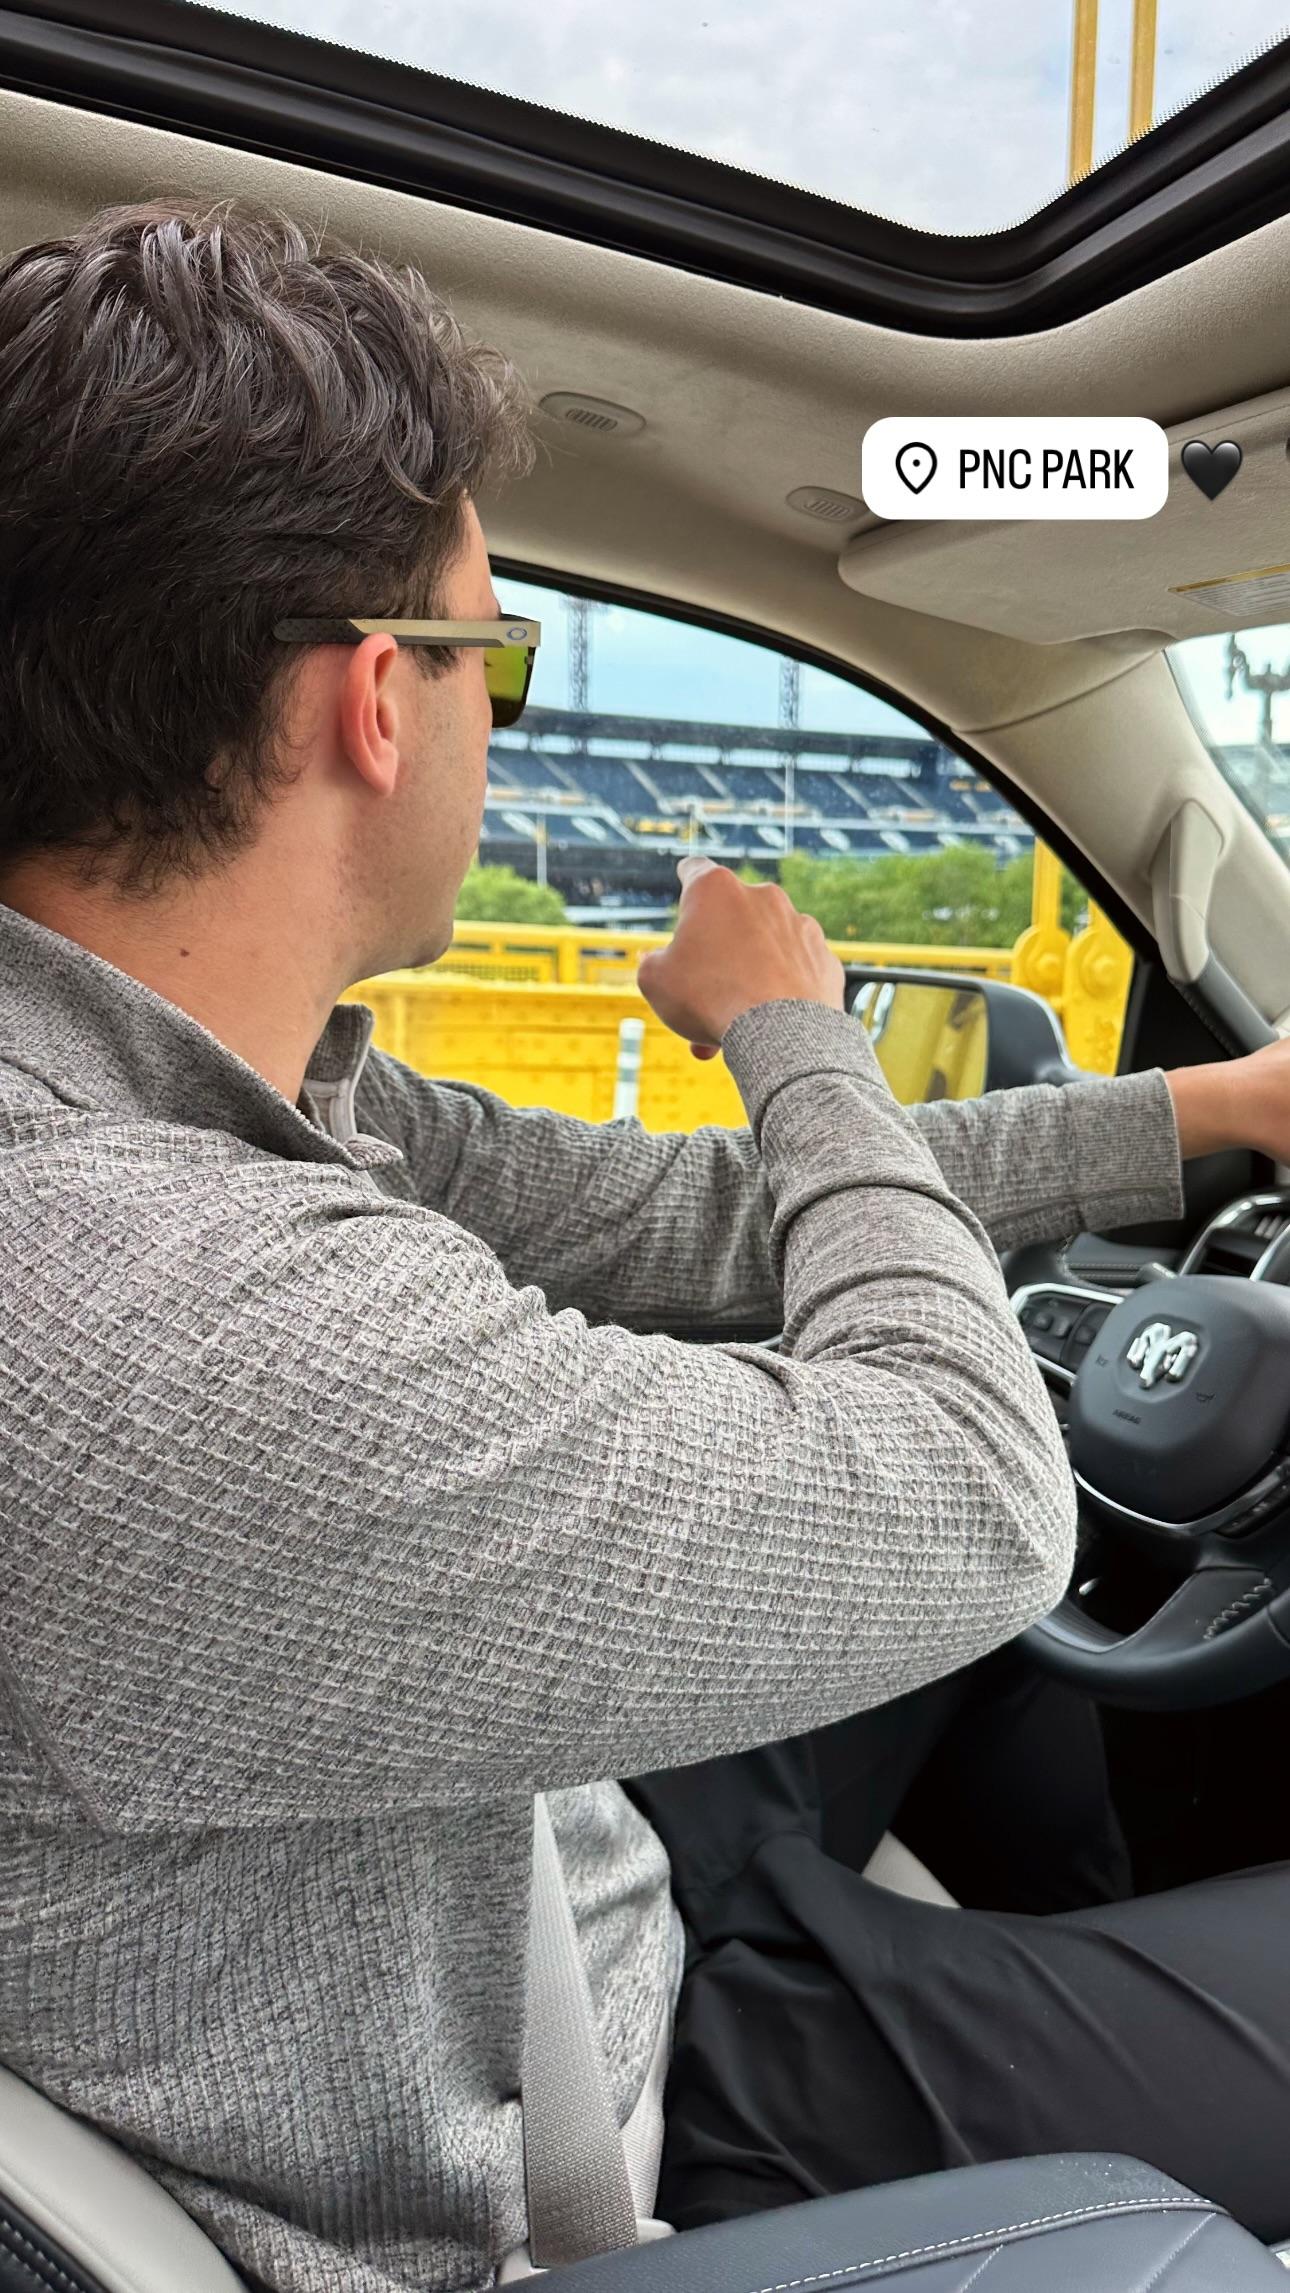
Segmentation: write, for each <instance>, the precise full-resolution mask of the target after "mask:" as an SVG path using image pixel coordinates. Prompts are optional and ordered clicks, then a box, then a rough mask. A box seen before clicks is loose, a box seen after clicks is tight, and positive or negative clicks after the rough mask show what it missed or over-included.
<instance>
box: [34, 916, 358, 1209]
mask: <svg viewBox="0 0 1290 2293" xmlns="http://www.w3.org/2000/svg"><path fill="white" fill-rule="evenodd" d="M374 1024H375V1022H374V1019H373V1015H372V1013H371V1011H370V1010H369V1009H368V1007H367V1005H366V1004H363V1003H338V1004H336V1005H335V1006H334V1008H333V1010H332V1014H331V1017H330V1018H329V1020H328V1021H327V1024H326V1026H325V1028H324V1029H323V1032H322V1034H321V1035H320V1036H319V1038H318V1041H317V1043H316V1044H315V1046H314V1050H313V1053H312V1055H311V1057H310V1060H309V1065H308V1067H307V1069H306V1072H305V1080H304V1087H303V1089H302V1092H301V1104H300V1105H299V1106H294V1107H293V1106H292V1105H291V1103H290V1101H289V1100H288V1099H286V1098H285V1097H284V1096H283V1094H282V1092H281V1091H279V1090H277V1089H276V1088H275V1086H274V1085H273V1084H272V1083H270V1082H268V1081H267V1080H266V1078H265V1077H264V1076H263V1075H261V1074H259V1073H257V1071H256V1069H255V1068H254V1067H251V1066H248V1064H247V1062H246V1060H245V1059H242V1058H239V1056H238V1054H237V1052H236V1051H231V1050H230V1049H229V1047H228V1045H227V1044H226V1043H221V1042H220V1040H219V1038H218V1037H217V1036H215V1035H212V1034H211V1033H210V1031H209V1029H207V1028H205V1027H203V1026H202V1025H201V1023H200V1022H199V1021H198V1020H196V1019H194V1018H192V1017H191V1016H190V1014H189V1013H188V1012H186V1011H181V1010H180V1008H179V1006H178V1005H177V1004H174V1003H170V1002H168V1001H167V1000H166V998H165V997H164V996H162V995H157V994H155V993H154V991H153V989H152V988H150V987H145V986H144V985H143V982H142V981H141V980H138V979H135V978H134V977H133V976H132V974H131V973H129V972H125V971H119V970H118V969H117V967H116V965H115V964H112V963H108V962H106V961H105V960H104V958H103V957H102V956H98V955H93V954H91V952H90V950H89V949H88V948H85V947H82V946H81V945H80V943H79V941H77V940H70V939H66V938H65V937H64V936H63V934H62V933H61V932H56V931H52V930H51V929H50V928H49V926H48V925H47V924H38V923H35V922H33V921H32V919H31V918H30V917H29V916H24V915H20V914H19V912H18V910H17V909H16V908H10V907H6V906H5V905H4V904H3V903H2V902H0V1067H4V1066H9V1067H12V1068H16V1069H18V1070H19V1071H21V1072H24V1073H26V1074H29V1075H32V1076H35V1077H36V1078H37V1079H38V1080H39V1081H40V1082H42V1083H44V1084H45V1085H46V1086H47V1088H48V1089H49V1090H51V1091H52V1092H53V1093H54V1094H55V1096H56V1097H57V1098H59V1099H61V1100H62V1101H63V1103H64V1104H65V1105H68V1106H73V1107H83V1108H86V1109H93V1110H95V1111H99V1112H106V1113H112V1114H117V1115H125V1116H133V1117H134V1118H136V1119H138V1120H146V1121H152V1122H162V1123H177V1124H183V1125H188V1126H195V1127H196V1128H197V1129H200V1130H217V1131H226V1132H232V1133H233V1135H234V1136H235V1137H237V1138H242V1139H245V1140H247V1141H248V1142H249V1143H250V1144H251V1145H253V1146H258V1147H263V1148H266V1149H267V1150H268V1151H269V1152H271V1153H273V1154H281V1155H288V1156H290V1157H292V1158H293V1159H294V1160H297V1161H299V1160H302V1159H303V1160H306V1161H311V1162H331V1163H342V1164H344V1165H346V1166H347V1167H348V1168H350V1169H353V1170H370V1169H374V1168H378V1167H380V1166H382V1165H384V1164H386V1163H392V1162H398V1161H400V1160H401V1159H402V1158H401V1155H400V1151H399V1149H398V1148H397V1147H396V1146H393V1145H391V1144H390V1143H389V1142H388V1141H386V1140H384V1139H375V1138H371V1137H367V1136H364V1135H363V1134H362V1132H361V1129H360V1125H359V1122H358V1117H357V1111H356V1107H355V1092H356V1090H357V1088H358V1084H359V1081H360V1079H361V1077H362V1073H363V1068H364V1066H365V1064H366V1061H367V1054H368V1050H369V1048H370V1045H371V1040H372V1029H373V1026H374Z"/></svg>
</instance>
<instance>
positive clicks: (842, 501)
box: [784, 486, 869, 525]
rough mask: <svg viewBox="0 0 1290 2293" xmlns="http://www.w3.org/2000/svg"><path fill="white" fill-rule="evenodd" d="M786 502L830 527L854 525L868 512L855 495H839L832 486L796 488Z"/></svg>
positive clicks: (791, 507) (786, 497) (794, 508)
mask: <svg viewBox="0 0 1290 2293" xmlns="http://www.w3.org/2000/svg"><path fill="white" fill-rule="evenodd" d="M784 498H785V500H786V501H787V503H788V506H789V508H790V509H792V510H801V512H802V515H803V516H804V517H808V518H823V519H824V520H825V521H826V523H827V524H829V525H853V524H854V523H855V520H856V519H857V518H862V517H867V516H868V514H869V513H868V510H867V509H866V507H865V505H864V503H863V502H861V501H857V499H856V497H855V495H854V494H838V493H835V492H834V491H833V488H832V487H831V486H795V487H794V489H793V491H792V493H791V494H786V495H785V497H784Z"/></svg>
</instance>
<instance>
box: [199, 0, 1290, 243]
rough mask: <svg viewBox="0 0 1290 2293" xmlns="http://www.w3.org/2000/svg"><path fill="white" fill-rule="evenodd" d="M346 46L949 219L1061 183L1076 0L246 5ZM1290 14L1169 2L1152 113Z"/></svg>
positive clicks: (896, 212)
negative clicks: (496, 9) (503, 7)
mask: <svg viewBox="0 0 1290 2293" xmlns="http://www.w3.org/2000/svg"><path fill="white" fill-rule="evenodd" d="M229 13H230V14H234V15H243V16H252V17H255V18H257V19H258V20H259V21H260V22H262V23H272V24H278V25H281V26H283V27H285V28H286V29H288V30H291V31H300V32H311V33H313V34H314V35H315V36H316V37H318V38H321V39H327V40H335V41H337V42H338V43H339V44H340V45H341V46H343V47H348V48H361V49H366V50H368V51H369V52H371V53H373V54H377V55H384V56H390V57H394V58H397V59H398V60H399V61H400V62H403V63H409V64H417V65H421V66H422V67H424V68H425V69H426V70H429V71H435V72H443V73H447V74H448V75H449V76H450V77H451V78H453V79H460V80H468V81H472V82H474V83H476V84H477V85H479V86H482V87H488V88H493V89H497V90H499V91H501V92H503V93H505V94H508V95H519V96H525V97H528V98H529V99H530V100H531V101H533V102H535V103H542V104H549V105H551V106H552V107H554V108H555V109H557V110H560V111H567V112H574V113H577V114H578V115H579V116H580V117H582V118H586V119H594V120H600V121H603V122H605V123H607V124H609V125H611V126H615V127H622V128H628V129H630V130H632V131H633V132H634V133H636V134H638V135H646V136H649V137H651V138H652V139H654V140H656V141H658V142H662V143H671V144H675V145H678V146H679V147H681V148H682V149H684V150H688V151H696V152H702V153H705V154H706V155H708V156H709V157H711V158H716V159H725V160H729V161H730V162H732V163H733V164H734V165H736V166H740V167H746V168H749V169H751V170H753V171H755V172H756V173H758V174H761V175H768V176H773V177H775V178H776V179H777V180H779V181H780V182H784V183H798V184H804V185H805V186H806V187H807V188H808V189H810V190H816V191H825V192H828V193H830V194H831V195H832V196H833V197H835V198H838V199H845V200H848V201H849V202H851V204H853V205H855V206H858V207H864V208H868V209H870V210H871V211H872V212H874V213H876V214H881V215H891V216H895V217H897V218H899V219H900V220H901V221H904V222H911V223H921V224H925V225H927V226H928V227H929V228H931V229H933V230H938V231H955V232H964V231H997V230H1001V229H1003V228H1004V227H1005V226H1006V225H1007V224H1009V223H1013V222H1017V221H1019V220H1020V218H1021V217H1022V216H1023V215H1026V214H1029V213H1031V212H1032V211H1033V210H1034V209H1035V208H1036V207H1039V206H1042V205H1043V204H1044V203H1045V201H1046V200H1048V199H1050V198H1051V197H1052V196H1053V195H1054V193H1056V192H1057V191H1059V190H1060V189H1061V187H1062V183H1063V180H1064V171H1065V165H1066V136H1067V107H1068V90H1069V83H1070V36H1071V18H1072V5H1071V0H860V4H859V5H857V4H856V0H852V4H851V5H850V6H846V5H844V6H842V7H818V8H806V7H802V6H800V5H799V6H795V5H794V4H793V0H738V4H737V0H614V4H613V5H612V6H611V7H607V6H605V5H604V0H541V4H540V5H538V6H533V7H529V8H524V9H514V8H513V9H510V10H508V11H506V12H505V13H504V14H501V15H499V14H497V13H493V14H489V13H488V12H487V11H483V10H480V9H477V8H476V9H471V8H461V7H452V8H448V7H443V6H439V7H436V6H433V5H430V6H427V5H425V0H416V4H413V0H254V4H247V5H238V6H234V7H233V8H231V9H230V10H229ZM1131 17H1132V0H1101V8H1100V11H1099V19H1100V29H1099V60H1098V69H1099V87H1098V93H1099V101H1098V117H1097V129H1098V135H1097V145H1098V156H1099V157H1104V156H1106V155H1107V154H1108V153H1110V152H1112V151H1114V150H1116V149H1117V148H1118V147H1119V146H1120V144H1122V143H1123V141H1124V139H1125V135H1126V132H1127V104H1128V94H1127V86H1128V78H1127V75H1128V48H1129V29H1130V23H1131ZM1287 28H1290V0H1159V45H1158V70H1157V82H1156V93H1157V105H1156V109H1157V115H1159V114H1161V113H1163V112H1165V111H1168V110H1170V109H1172V108H1173V107H1174V106H1176V105H1178V104H1180V103H1183V102H1186V101H1187V100H1188V98H1190V97H1191V96H1193V95H1195V94H1196V93H1198V92H1199V90H1200V89H1201V88H1203V87H1204V86H1205V85H1206V84H1207V83H1208V82H1209V81H1211V80H1213V79H1216V78H1219V77H1221V76H1222V75H1223V74H1225V73H1227V72H1229V71H1231V70H1232V69H1233V68H1234V67H1235V66H1236V65H1237V64H1238V63H1240V62H1242V61H1243V60H1244V59H1245V57H1246V56H1248V55H1249V54H1250V53H1251V52H1253V51H1255V50H1257V49H1260V48H1263V47H1266V46H1267V45H1268V44H1269V43H1270V42H1271V41H1273V40H1274V39H1276V38H1278V37H1279V36H1281V35H1282V34H1283V33H1284V32H1285V31H1286V30H1287Z"/></svg>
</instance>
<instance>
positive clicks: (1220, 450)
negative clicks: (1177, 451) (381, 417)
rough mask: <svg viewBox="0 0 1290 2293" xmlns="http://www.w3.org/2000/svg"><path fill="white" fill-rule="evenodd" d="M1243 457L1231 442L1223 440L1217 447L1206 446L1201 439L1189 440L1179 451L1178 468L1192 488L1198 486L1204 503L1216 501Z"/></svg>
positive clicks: (1234, 473) (1230, 480)
mask: <svg viewBox="0 0 1290 2293" xmlns="http://www.w3.org/2000/svg"><path fill="white" fill-rule="evenodd" d="M1244 459H1245V457H1244V455H1243V454H1242V452H1241V449H1240V447H1239V446H1238V445H1237V444H1236V442H1235V440H1234V439H1231V438H1224V440H1223V443H1222V445H1221V446H1207V445H1206V443H1205V441H1204V439H1203V438H1189V439H1188V440H1187V443H1186V445H1185V446H1184V447H1183V450H1182V466H1183V468H1184V470H1185V471H1186V472H1187V475H1188V477H1189V478H1190V479H1191V482H1192V484H1193V485H1194V486H1199V487H1200V490H1201V492H1202V493H1203V494H1204V496H1205V498H1206V500H1207V501H1211V502H1216V501H1217V500H1218V497H1219V495H1220V494H1221V493H1222V492H1223V491H1224V488H1225V487H1227V486H1230V485H1231V483H1232V480H1233V478H1234V477H1235V476H1236V473H1237V471H1238V470H1239V469H1240V467H1241V463H1242V462H1243V461H1244Z"/></svg>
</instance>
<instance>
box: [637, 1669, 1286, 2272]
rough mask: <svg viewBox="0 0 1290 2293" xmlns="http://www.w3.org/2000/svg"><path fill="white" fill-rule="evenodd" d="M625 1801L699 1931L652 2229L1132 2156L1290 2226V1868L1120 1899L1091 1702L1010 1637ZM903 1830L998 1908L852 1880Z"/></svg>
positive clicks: (1120, 1852) (648, 1780) (1270, 2231)
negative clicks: (956, 1904)
mask: <svg viewBox="0 0 1290 2293" xmlns="http://www.w3.org/2000/svg"><path fill="white" fill-rule="evenodd" d="M1278 1772H1279V1771H1278ZM624 1788H625V1789H626V1790H627V1792H628V1793H629V1795H630V1796H631V1797H632V1798H633V1800H634V1801H635V1802H636V1804H637V1805H638V1806H639V1807H640V1808H641V1809H642V1811H643V1812H644V1813H645V1814H646V1815H647V1816H648V1818H649V1820H650V1822H651V1823H652V1824H653V1825H654V1826H655V1828H656V1830H657V1831H658V1832H659V1834H660V1836H661V1838H662V1839H663V1842H664V1844H665V1846H666V1847H667V1850H668V1853H669V1855H670V1857H671V1861H672V1888H673V1893H674V1895H675V1897H676V1900H677V1902H678V1903H679V1905H680V1908H681V1912H682V1916H683V1918H684V1921H685V1926H686V1934H687V1953H686V1972H685V1979H684V1982H683V1985H682V1989H681V1996H680V2001H679V2005H678V2009H677V2022H676V2033H675V2040H674V2045H673V2052H672V2060H671V2066H670V2069H669V2073H668V2082H667V2090H666V2093H665V2097H664V2113H665V2125H666V2131H665V2138H664V2148H663V2160H662V2168H661V2174H660V2181H659V2193H658V2199H657V2207H656V2210H657V2212H658V2213H659V2215H660V2216H661V2218H662V2219H664V2220H666V2221H670V2222H672V2223H673V2224H674V2225H675V2226H676V2227H677V2228H678V2229H690V2228H694V2227H697V2226H698V2225H699V2224H701V2223H704V2222H711V2221H720V2220H724V2219H726V2218H728V2217H730V2216H733V2215H736V2214H744V2213H754V2212H760V2211H762V2210H764V2209H765V2208H767V2207H771V2206H776V2205H790V2204H793V2203H795V2202H796V2201H798V2200H799V2199H801V2198H807V2197H818V2196H822V2195H824V2194H826V2193H830V2192H833V2191H837V2190H845V2189H855V2188H860V2187H863V2186H864V2185H866V2184H868V2183H872V2182H880V2181H893V2180H898V2179H899V2178H900V2177H901V2176H902V2175H906V2174H915V2173H924V2172H930V2171H933V2170H934V2169H936V2168H938V2167H942V2166H957V2165H967V2164H971V2163H974V2162H977V2161H981V2160H986V2159H991V2158H1004V2157H1017V2156H1025V2155H1030V2156H1035V2155H1039V2154H1042V2153H1044V2152H1048V2151H1057V2150H1117V2151H1123V2152H1126V2153H1127V2154H1128V2155H1130V2156H1132V2157H1138V2158H1143V2159H1145V2160H1146V2161H1147V2162H1148V2163H1149V2164H1152V2165H1155V2166H1157V2167H1160V2168H1161V2169H1163V2170H1164V2171H1165V2172H1167V2173H1170V2174H1174V2175H1176V2176H1177V2177H1178V2179H1179V2180H1181V2181H1183V2182H1186V2183H1189V2184H1190V2185H1191V2186H1192V2187H1194V2188H1195V2189H1197V2190H1198V2191H1200V2192H1201V2193H1202V2194H1203V2195H1204V2196H1206V2197H1208V2198H1210V2199H1211V2200H1213V2201H1215V2202H1217V2203H1218V2204H1220V2205H1224V2206H1226V2207H1227V2208H1228V2209H1229V2210H1230V2211H1231V2212H1232V2213H1233V2214H1234V2215H1235V2216H1236V2218H1237V2220H1239V2221H1242V2222H1244V2223H1245V2224H1246V2226H1247V2227H1248V2228H1250V2229H1251V2230H1253V2231H1254V2232H1255V2234H1256V2235H1258V2236H1260V2237H1263V2238H1266V2239H1274V2238H1278V2239H1279V2238H1285V2237H1288V2236H1290V1864H1271V1865H1267V1866H1265V1867H1264V1868H1262V1869H1261V1870H1258V1871H1254V1872H1246V1873H1243V1874H1241V1875H1239V1876H1237V1877H1234V1878H1222V1879H1210V1880H1206V1881H1204V1882H1202V1883H1200V1884H1198V1885H1195V1886H1190V1887H1181V1888H1176V1889H1174V1890H1172V1891H1171V1892H1169V1893H1168V1894H1162V1895H1155V1896H1146V1897H1141V1898H1138V1899H1130V1900H1124V1899H1122V1898H1124V1897H1125V1896H1127V1894H1128V1889H1129V1885H1130V1876H1129V1865H1128V1858H1127V1855H1126V1853H1125V1848H1124V1842H1123V1839H1122V1837H1121V1834H1120V1831H1119V1827H1118V1824H1117V1823H1116V1820H1115V1817H1114V1814H1113V1812H1112V1809H1111V1803H1110V1799H1109V1795H1108V1792H1107V1784H1106V1770H1105V1762H1104V1757H1103V1752H1102V1745H1101V1736H1100V1731H1099V1727H1098V1722H1097V1717H1096V1714H1095V1712H1094V1710H1093V1708H1092V1707H1091V1706H1090V1705H1088V1704H1086V1703H1085V1702H1084V1701H1083V1699H1082V1698H1080V1697H1078V1696H1075V1695H1073V1694H1072V1693H1070V1692H1069V1691H1068V1690H1066V1689H1065V1688H1062V1687H1060V1686H1059V1685H1057V1684H1056V1683H1052V1682H1048V1681H1045V1680H1043V1679H1041V1677H1040V1676H1039V1675H1038V1674H1036V1673H1035V1672H1033V1670H1032V1669H1031V1668H1030V1667H1029V1666H1028V1665H1027V1664H1026V1662H1025V1660H1024V1659H1023V1658H1022V1657H1021V1656H1020V1655H1019V1654H1018V1652H1017V1651H1016V1650H1015V1649H1004V1650H1001V1651H1000V1652H999V1653H998V1654H997V1655H995V1656H992V1657H990V1658H988V1659H986V1660H985V1661H984V1662H983V1663H981V1664H978V1665H974V1666H971V1667H969V1668H968V1670H967V1671H965V1672H962V1673H958V1674H956V1675H954V1677H953V1678H951V1679H949V1680H943V1681H938V1682H936V1683H935V1684H934V1685H933V1686H932V1687H930V1688H927V1689H923V1690H919V1691H918V1692H917V1693H915V1694H914V1695H912V1696H907V1697H903V1698H901V1699H900V1700H899V1702H897V1703H895V1704H891V1705H887V1706H885V1707H883V1708H882V1709H881V1710H879V1711H876V1712H872V1713H862V1714H860V1715H858V1716H857V1717H856V1718H854V1719H848V1720H843V1721H839V1722H838V1723H836V1724H835V1725H834V1726H832V1727H827V1728H820V1729H815V1730H813V1731H811V1732H810V1733H809V1734H807V1735H803V1736H797V1737H794V1738H792V1739H791V1740H790V1741H789V1742H787V1743H783V1744H775V1745H769V1746H766V1747H765V1748H763V1749H758V1750H755V1751H748V1752H737V1753H733V1754H731V1755H730V1756H728V1757H726V1758H722V1759H715V1760H705V1761H701V1762H699V1763H698V1764H697V1765H696V1766H692V1767H688V1768H676V1769H670V1770H662V1771H659V1772H658V1773H656V1774H652V1775H647V1776H639V1777H636V1778H633V1779H632V1780H630V1781H628V1782H626V1783H625V1786H624ZM1278 1788H1280V1786H1279V1785H1278ZM893 1825H894V1827H895V1828H896V1830H897V1832H898V1835H899V1836H900V1838H901V1839H902V1840H903V1841H904V1843H905V1844H906V1845H907V1846H909V1847H911V1848H913V1849H914V1850H915V1851H916V1852H918V1853H920V1854H922V1855H923V1856H924V1857H925V1859H926V1860H927V1862H928V1863H929V1865H930V1866H931V1868H932V1869H933V1870H934V1872H935V1873H936V1876H937V1877H938V1878H939V1879H941V1880H943V1882H944V1883H945V1885H946V1886H947V1887H948V1888H949V1889H950V1891H951V1893H953V1894H954V1895H956V1896H957V1897H958V1898H959V1900H960V1902H961V1903H964V1904H966V1905H976V1906H988V1907H977V1908H966V1909H960V1910H942V1909H940V1908H938V1907H936V1906H934V1905H929V1904H923V1903H917V1902H912V1901H910V1900H909V1899H908V1898H907V1897H903V1896H897V1895H893V1894H891V1893H890V1892H888V1891H887V1890H886V1889H884V1888H881V1887H877V1886H874V1885H873V1884H872V1883H871V1882H870V1881H868V1880H866V1879H863V1878H862V1877H861V1876H860V1873H861V1870H862V1868H863V1866H864V1864H865V1863H866V1862H867V1860H868V1858H869V1855H870V1854H871V1853H872V1851H873V1848H874V1847H875V1846H876V1844H877V1842H878V1840H879V1838H880V1837H881V1835H882V1833H883V1832H884V1831H885V1830H887V1829H888V1828H890V1827H892V1826H893Z"/></svg>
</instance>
